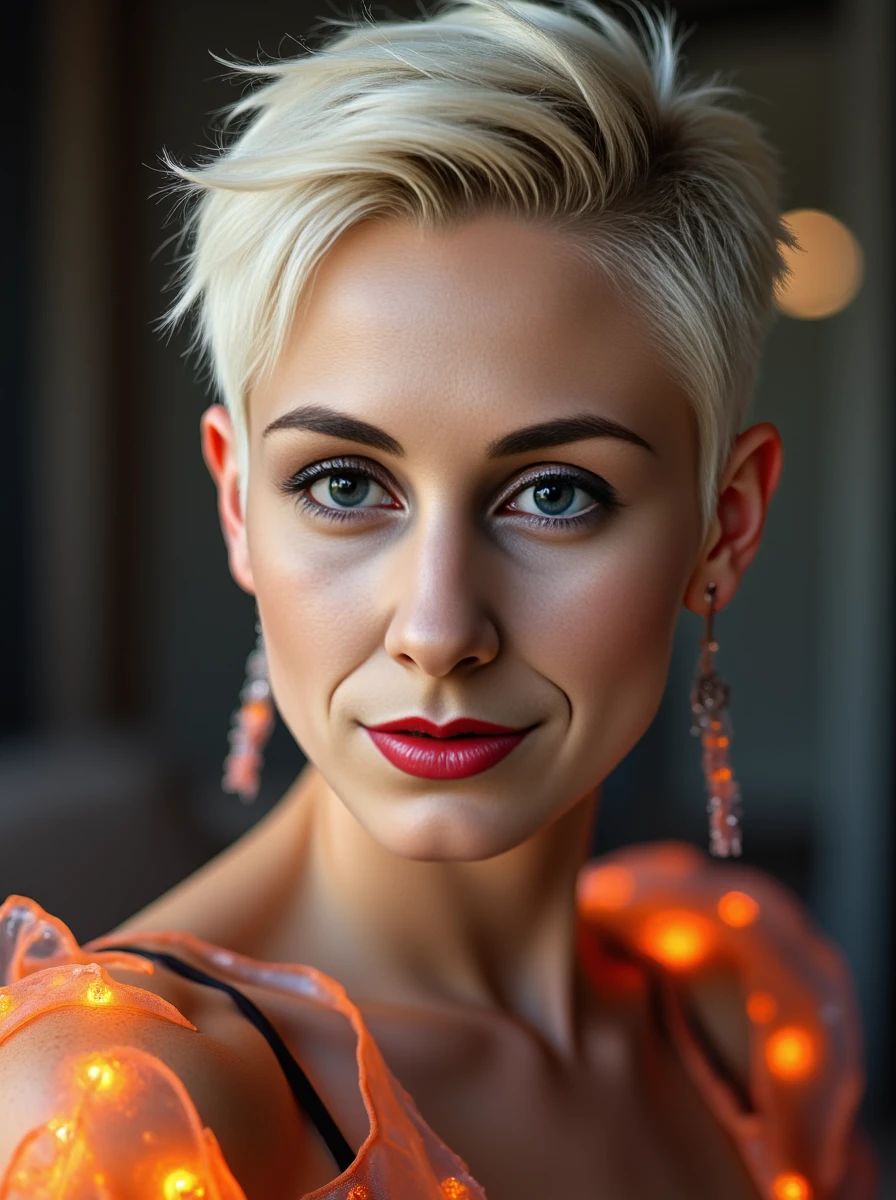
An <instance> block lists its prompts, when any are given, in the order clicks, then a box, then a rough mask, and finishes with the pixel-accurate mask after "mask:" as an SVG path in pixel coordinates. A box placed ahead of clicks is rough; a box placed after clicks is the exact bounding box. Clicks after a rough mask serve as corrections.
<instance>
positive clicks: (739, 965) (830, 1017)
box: [0, 843, 875, 1200]
mask: <svg viewBox="0 0 896 1200" xmlns="http://www.w3.org/2000/svg"><path fill="white" fill-rule="evenodd" d="M579 903H580V911H581V914H582V930H583V954H584V959H583V961H584V963H585V965H586V968H589V966H590V967H591V968H593V969H594V970H595V972H598V971H605V970H606V969H607V963H608V962H610V961H620V962H624V963H627V964H629V967H628V969H635V970H638V971H641V972H645V973H648V974H650V975H652V976H653V977H654V978H655V979H656V980H657V982H658V985H659V988H660V991H661V995H662V996H663V999H664V1004H665V1008H666V1016H667V1020H668V1024H669V1028H670V1031H671V1033H672V1036H673V1037H674V1038H675V1040H676V1043H677V1045H678V1048H679V1051H680V1054H681V1057H682V1059H683V1061H684V1062H685V1064H686V1066H687V1069H688V1070H689V1072H690V1074H691V1076H692V1078H693V1079H694V1081H695V1083H696V1084H697V1086H698V1087H699V1089H700V1090H701V1092H702V1094H703V1096H704V1098H705V1100H706V1102H707V1104H708V1105H709V1106H710V1107H711V1109H712V1111H713V1112H715V1114H716V1115H717V1117H718V1119H719V1121H720V1122H721V1123H722V1124H723V1125H724V1127H725V1128H726V1129H727V1130H728V1131H729V1132H730V1134H731V1136H732V1138H733V1140H734V1142H735V1144H736V1145H737V1146H738V1147H739V1148H740V1151H741V1154H742V1156H743V1160H744V1163H745V1165H746V1167H747V1168H748V1170H749V1172H750V1174H751V1176H752V1178H753V1180H754V1181H755V1183H756V1187H757V1190H758V1193H759V1195H761V1196H763V1197H767V1198H768V1200H872V1197H873V1196H874V1195H875V1170H874V1164H873V1160H872V1158H871V1156H870V1154H869V1152H868V1150H867V1147H866V1144H865V1142H864V1139H863V1138H862V1137H861V1136H860V1135H859V1134H858V1132H857V1131H856V1129H855V1125H854V1122H855V1114H856V1109H857V1106H858V1102H859V1099H860V1096H861V1092H862V1084H863V1080H862V1069H861V1046H860V1039H859V1027H858V1020H857V1015H856V1005H855V999H854V996H853V992H852V987H851V983H850V979H849V975H848V971H847V969H846V967H845V964H844V961H843V959H842V956H841V955H840V953H839V952H838V951H837V950H836V949H835V948H834V947H833V946H832V944H831V943H830V942H828V941H827V940H825V939H824V938H823V937H821V936H820V935H819V933H818V932H817V931H816V930H815V929H814V928H813V927H812V926H811V924H810V923H809V922H808V920H807V918H806V916H805V914H804V912H803V910H802V909H801V908H800V907H799V905H798V904H797V903H796V902H795V901H794V900H793V899H792V897H790V895H789V894H788V893H787V892H785V891H784V890H783V889H782V888H780V887H779V886H778V885H776V884H775V883H774V882H773V881H771V880H770V879H768V878H767V877H766V876H764V875H762V874H760V873H758V872H756V871H753V870H750V869H749V868H743V867H734V866H732V865H731V864H728V863H725V864H718V863H714V862H711V861H710V860H708V859H707V858H706V857H705V856H704V855H703V854H702V853H700V852H699V851H697V850H696V849H693V848H691V847H688V846H685V845H683V844H678V843H662V844H658V845H648V846H640V847H635V848H631V849H628V850H625V851H621V852H619V853H617V854H615V855H613V856H608V857H606V858H604V859H601V860H599V861H597V862H595V863H592V864H590V865H589V866H588V867H586V868H585V869H584V870H583V872H582V874H581V876H580V880H579ZM115 940H116V939H115V938H114V937H107V938H99V939H96V940H95V941H93V942H90V943H88V944H87V945H86V946H84V947H83V948H82V947H79V946H78V945H77V943H76V942H75V940H74V938H73V937H72V935H71V933H70V932H69V930H68V929H67V928H66V927H65V925H63V924H62V923H61V922H60V921H59V920H57V919H56V918H54V917H52V916H50V915H49V914H47V913H45V912H44V911H43V910H42V909H41V908H40V907H39V906H38V905H37V904H35V903H34V902H33V901H31V900H28V899H26V898H24V897H20V896H11V897H10V898H9V899H8V900H7V901H6V903H5V904H4V905H3V907H2V908H0V1053H2V1044H3V1042H4V1041H5V1040H7V1039H8V1038H10V1037H12V1036H13V1035H14V1034H15V1032H16V1031H17V1030H18V1029H20V1028H21V1027H22V1026H23V1025H24V1024H25V1023H27V1022H28V1021H32V1020H35V1019H39V1017H40V1016H41V1015H42V1014H44V1013H46V1012H49V1011H51V1010H52V1009H55V1008H61V1007H75V1008H77V1009H78V1010H79V1011H80V1012H82V1013H83V1014H84V1015H85V1019H88V1020H89V1018H90V1010H91V1009H92V1008H95V1007H97V1006H104V1007H107V1006H110V1005H114V1006H119V1007H121V1008H122V1009H125V1010H130V1011H134V1012H142V1013H151V1014H153V1015H155V1016H157V1017H161V1018H163V1019H164V1020H167V1021H171V1022H173V1023H175V1024H178V1025H181V1026H182V1027H185V1028H187V1029H193V1028H194V1027H193V1026H192V1025H191V1024H190V1023H189V1022H188V1021H186V1019H185V1018H184V1017H183V1016H182V1015H181V1014H180V1013H179V1012H178V1011H177V1009H176V1008H174V1007H173V1006H172V1005H170V1004H168V1003H167V1002H166V1001H164V1000H161V999H160V998H159V997H157V996H155V995H154V994H153V993H151V992H149V991H147V990H145V989H143V988H140V987H134V986H129V985H125V984H120V983H118V982H116V981H114V980H113V979H112V978H111V977H110V976H109V974H108V971H107V969H106V968H108V967H109V966H116V965H126V966H128V967H130V968H132V969H136V970H140V971H142V972H144V973H146V974H151V973H152V970H153V966H152V964H151V963H149V962H148V961H147V960H146V959H142V958H139V957H137V956H133V955H125V954H121V953H119V952H117V951H111V950H105V949H104V946H106V945H108V946H111V945H112V943H113V942H114V941H115ZM139 941H140V944H141V945H145V946H146V947H147V949H154V950H167V951H168V952H170V953H175V954H178V953H182V954H184V955H185V956H186V957H188V958H190V959H192V960H193V961H194V962H196V963H197V965H200V966H201V967H202V968H203V969H204V970H206V971H208V972H209V973H210V974H213V975H216V976H217V977H218V978H220V979H223V980H225V981H226V982H228V983H231V984H233V985H234V986H236V987H244V986H246V985H251V986H252V987H253V988H254V989H256V992H255V995H256V998H257V996H258V989H260V990H261V991H262V992H267V993H269V994H270V995H271V997H272V998H273V997H274V996H276V997H278V999H281V1000H282V998H283V997H286V998H288V997H290V996H294V997H297V998H298V997H301V998H302V1001H303V1003H307V1002H308V1001H311V1002H313V1003H316V1004H320V1005H321V1006H323V1007H325V1008H326V1009H329V1010H335V1011H337V1012H339V1013H341V1014H342V1015H343V1016H344V1017H345V1018H346V1020H348V1021H349V1022H350V1024H351V1026H352V1028H353V1030H354V1032H355V1035H356V1037H357V1064H358V1086H359V1089H360V1093H361V1096H362V1098H363V1101H364V1105H365V1108H366V1111H367V1115H368V1119H369V1123H370V1129H369V1133H368V1136H367V1138H366V1139H365V1141H364V1143H363V1145H362V1146H361V1148H360V1150H359V1152H358V1154H357V1156H356V1158H355V1160H354V1162H353V1163H352V1165H351V1166H350V1167H349V1168H348V1170H346V1171H345V1172H343V1173H342V1174H341V1175H339V1176H338V1178H336V1179H334V1180H333V1181H332V1182H331V1183H330V1184H328V1185H326V1186H325V1187H322V1188H318V1189H317V1190H316V1191H314V1192H311V1193H309V1194H308V1195H307V1196H306V1197H304V1198H303V1200H446V1198H447V1200H485V1192H484V1190H483V1189H482V1187H481V1186H480V1185H479V1184H478V1183H477V1182H476V1181H475V1180H474V1179H473V1178H472V1177H471V1176H470V1174H469V1172H468V1171H467V1169H466V1167H465V1165H464V1163H463V1162H462V1161H461V1159H460V1158H459V1157H458V1156H457V1155H456V1154H454V1153H453V1152H452V1151H451V1150H450V1149H449V1148H448V1147H447V1146H445V1145H444V1143H443V1142H442V1141H441V1139H440V1138H439V1137H438V1136H437V1135H436V1134H435V1132H434V1131H433V1130H431V1129H430V1128H429V1127H428V1125H427V1124H426V1123H425V1122H424V1120H423V1118H422V1117H421V1116H420V1114H419V1113H418V1111H417V1109H416V1107H415V1106H414V1103H413V1100H412V1099H411V1097H410V1096H409V1095H408V1094H407V1092H405V1091H404V1089H403V1088H402V1087H401V1085H400V1084H399V1083H398V1081H397V1080H396V1079H395V1077H394V1076H393V1075H392V1074H391V1072H390V1071H389V1069H388V1067H387V1066H386V1064H385V1061H384V1060H383V1058H382V1055H381V1054H380V1052H379V1049H378V1047H377V1046H376V1043H375V1042H374V1041H373V1039H372V1037H371V1035H370V1033H369V1031H368V1030H367V1028H366V1025H365V1023H364V1021H363V1018H362V1016H361V1013H360V1012H359V1010H358V1009H357V1007H356V1006H355V1005H354V1004H352V1003H351V1001H350V1000H349V998H348V997H347V996H346V994H345V991H344V989H343V988H342V987H341V986H340V985H339V984H338V983H337V982H336V981H335V980H333V979H331V978H329V977H328V976H326V975H324V974H323V973H321V972H319V971H317V970H315V969H314V968H311V967H306V966H301V965H295V964H275V963H262V962H258V961H256V960H254V959H251V958H247V957H245V956H242V955H239V954H235V953H232V952H230V951H227V950H224V949H222V948H220V947H217V946H213V945H211V944H209V943H207V942H203V941H202V940H201V939H199V938H196V937H193V936H192V935H190V934H186V933H182V932H179V931H163V932H160V933H153V934H149V933H142V934H141V935H140V938H139ZM712 963H724V964H726V966H728V967H730V968H731V970H732V971H733V972H734V976H735V978H736V979H737V981H738V984H739V989H740V995H741V999H742V1002H743V1005H744V1011H745V1014H746V1017H747V1019H748V1021H749V1028H750V1031H751V1034H750V1073H749V1079H748V1081H747V1093H748V1095H747V1096H746V1097H745V1096H744V1095H743V1094H742V1093H741V1091H740V1090H739V1089H738V1087H737V1086H736V1085H735V1083H733V1082H732V1080H731V1079H728V1078H726V1077H725V1074H724V1072H720V1070H719V1067H718V1063H717V1062H716V1061H715V1059H714V1056H713V1055H712V1054H711V1053H710V1052H709V1051H708V1048H707V1046H706V1045H705V1044H703V1043H702V1042H701V1039H700V1036H699V1034H698V1031H697V1030H695V1027H694V1023H693V1021H692V1020H691V1019H690V1017H689V1012H688V1009H687V1005H686V1001H685V999H684V997H685V995H686V989H682V987H681V986H680V984H681V983H682V982H686V978H687V974H688V972H691V971H698V970H700V969H701V968H703V967H704V966H707V965H710V964H712ZM58 1072H59V1084H58V1097H57V1103H56V1105H55V1107H54V1111H53V1112H52V1113H48V1114H47V1118H46V1121H45V1122H44V1124H43V1125H42V1126H41V1127H40V1128H38V1129H35V1130H33V1131H32V1132H31V1133H29V1134H28V1135H27V1136H26V1137H25V1139H24V1140H23V1142H22V1143H21V1145H20V1147H19V1149H18V1151H17V1154H16V1156H15V1158H14V1161H13V1163H12V1165H11V1166H10V1168H9V1170H8V1172H7V1175H6V1177H5V1179H4V1180H3V1181H2V1183H0V1200H26V1197H27V1200H51V1198H52V1200H57V1198H59V1200H61V1198H63V1197H64V1198H65V1200H124V1198H125V1197H126V1198H127V1200H149V1198H150V1197H152V1198H153V1200H160V1198H161V1200H173V1198H175V1197H179V1198H181V1200H184V1198H186V1200H245V1196H244V1193H243V1191H242V1190H241V1188H240V1185H239V1184H238V1183H237V1181H236V1180H235V1179H234V1177H233V1175H232V1174H231V1172H230V1170H229V1169H228V1167H227V1164H226V1162H225V1159H224V1156H223V1154H222V1152H221V1149H220V1147H219V1145H218V1143H217V1141H216V1139H215V1137H214V1134H213V1132H212V1131H211V1130H209V1129H207V1128H203V1126H202V1122H201V1120H200V1118H199V1115H198V1113H197V1111H196V1109H195V1107H194V1105H193V1104H192V1102H191V1100H190V1097H189V1095H188V1094H187V1092H186V1090H185V1088H184V1087H183V1084H182V1083H181V1082H180V1080H179V1079H178V1078H177V1077H176V1075H175V1074H174V1073H173V1072H172V1071H171V1070H170V1069H169V1068H168V1067H167V1066H166V1065H165V1064H164V1063H163V1062H161V1060H159V1059H157V1058H154V1057H153V1056H152V1055H150V1054H147V1053H145V1052H144V1051H141V1050H138V1049H136V1048H135V1047H128V1046H126V1045H118V1046H111V1047H109V1048H108V1049H107V1050H106V1049H104V1050H103V1052H102V1053H95V1054H91V1055H87V1056H81V1057H78V1056H72V1057H71V1059H70V1060H65V1059H63V1061H61V1062H60V1064H59V1068H58ZM595 1183H596V1185H598V1184H599V1181H595ZM277 1200H299V1198H298V1197H295V1198H293V1197H286V1196H284V1197H282V1198H281V1197H278V1198H277ZM545 1200H554V1198H553V1197H546V1198H545Z"/></svg>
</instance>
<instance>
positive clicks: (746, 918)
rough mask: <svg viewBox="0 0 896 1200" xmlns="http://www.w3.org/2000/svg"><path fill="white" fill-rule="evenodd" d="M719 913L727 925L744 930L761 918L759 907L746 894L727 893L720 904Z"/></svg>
mask: <svg viewBox="0 0 896 1200" xmlns="http://www.w3.org/2000/svg"><path fill="white" fill-rule="evenodd" d="M717 911H718V914H719V916H720V917H721V918H722V920H723V921H724V922H725V924H726V925H730V926H731V927H732V928H733V929H743V928H744V926H746V925H752V924H753V922H754V921H755V920H756V918H757V917H758V916H759V905H758V904H757V903H756V901H755V900H754V899H753V897H752V896H748V895H747V893H746V892H726V893H725V895H724V896H723V897H722V898H721V900H720V901H719V903H718V906H717Z"/></svg>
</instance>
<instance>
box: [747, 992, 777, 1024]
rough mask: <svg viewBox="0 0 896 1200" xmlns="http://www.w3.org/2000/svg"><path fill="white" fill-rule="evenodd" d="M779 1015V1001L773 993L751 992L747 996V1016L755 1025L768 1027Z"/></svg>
mask: <svg viewBox="0 0 896 1200" xmlns="http://www.w3.org/2000/svg"><path fill="white" fill-rule="evenodd" d="M777 1015H778V1001H777V1000H776V999H775V997H774V996H773V995H772V994H771V992H750V994H749V996H747V1016H748V1017H749V1018H750V1020H751V1021H752V1022H753V1024H754V1025H768V1023H769V1022H770V1021H774V1019H775V1017H776V1016H777Z"/></svg>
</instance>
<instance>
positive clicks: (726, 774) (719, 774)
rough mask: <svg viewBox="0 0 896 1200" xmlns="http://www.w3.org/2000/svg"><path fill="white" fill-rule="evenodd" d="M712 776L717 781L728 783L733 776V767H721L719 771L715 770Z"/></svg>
mask: <svg viewBox="0 0 896 1200" xmlns="http://www.w3.org/2000/svg"><path fill="white" fill-rule="evenodd" d="M717 744H718V743H717ZM712 777H713V779H714V780H715V781H716V783H726V782H727V781H728V780H729V779H730V778H731V768H730V767H719V769H718V770H717V771H713V773H712Z"/></svg>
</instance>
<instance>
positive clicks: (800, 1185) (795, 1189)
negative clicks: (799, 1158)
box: [772, 1171, 812, 1200]
mask: <svg viewBox="0 0 896 1200" xmlns="http://www.w3.org/2000/svg"><path fill="white" fill-rule="evenodd" d="M772 1195H773V1196H774V1197H775V1200H812V1189H811V1188H810V1187H809V1181H808V1179H807V1178H806V1177H805V1175H797V1173H796V1172H795V1171H787V1172H786V1173H785V1174H783V1175H776V1176H775V1180H774V1183H773V1184H772Z"/></svg>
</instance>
